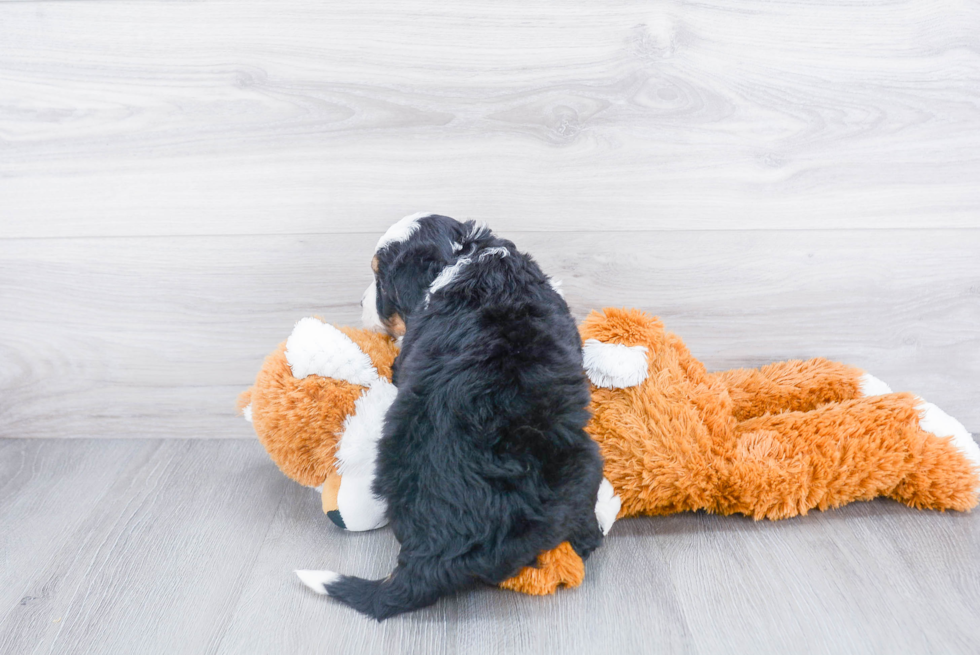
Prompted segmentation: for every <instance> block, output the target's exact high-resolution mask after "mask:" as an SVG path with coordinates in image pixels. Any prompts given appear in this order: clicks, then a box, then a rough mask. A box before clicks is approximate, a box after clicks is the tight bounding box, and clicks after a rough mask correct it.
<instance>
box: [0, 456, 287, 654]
mask: <svg viewBox="0 0 980 655" xmlns="http://www.w3.org/2000/svg"><path fill="white" fill-rule="evenodd" d="M38 443H45V442H36V441H31V440H15V441H13V442H12V444H13V445H10V444H11V442H9V441H8V444H7V445H8V449H16V448H18V447H19V448H21V449H23V450H28V451H29V450H33V451H37V452H40V453H42V455H43V456H42V457H37V458H36V459H37V460H38V461H37V464H39V466H37V467H34V468H32V469H31V472H30V474H29V475H28V477H29V480H28V483H27V484H25V485H23V486H22V487H21V488H19V489H18V490H17V491H16V492H15V493H16V497H15V499H14V500H15V501H16V503H14V506H13V507H6V506H5V507H4V510H3V514H2V517H0V518H2V522H3V525H4V531H5V532H8V531H9V532H10V533H13V534H16V535H18V539H17V541H16V542H14V543H13V548H12V551H13V552H12V553H10V557H11V560H12V561H11V564H14V563H17V562H22V561H23V562H29V565H28V566H10V567H9V568H8V566H7V560H6V558H5V562H4V570H3V577H4V578H5V582H6V581H9V583H10V584H11V587H12V589H16V590H18V591H17V592H16V594H15V595H22V596H23V598H22V599H21V600H20V601H19V602H16V601H15V602H13V603H11V602H10V600H9V598H8V596H10V595H11V593H12V592H5V594H4V598H3V601H4V602H3V605H2V607H3V610H2V611H3V615H0V616H2V619H0V651H2V652H4V653H26V652H44V651H47V652H51V653H92V652H105V653H150V652H186V653H192V652H193V653H203V652H206V651H207V650H209V648H211V647H210V646H209V644H210V643H211V642H212V641H213V640H215V639H217V638H218V636H220V634H221V632H222V630H223V629H224V626H225V624H226V623H227V617H228V612H229V611H230V609H231V608H232V607H234V604H235V600H236V599H237V597H238V594H239V593H240V589H239V588H240V586H241V584H242V582H243V580H244V576H245V575H247V574H248V572H249V571H250V569H251V567H252V560H253V559H254V555H255V552H256V550H255V549H256V548H257V547H258V546H259V545H260V544H261V543H262V541H263V539H264V537H265V534H266V532H267V530H268V525H269V522H270V521H271V518H272V515H273V514H274V513H275V511H276V507H277V506H278V504H279V502H280V500H281V498H282V494H283V491H284V490H285V488H286V486H287V483H288V480H286V479H285V478H283V476H281V474H279V472H278V471H277V470H276V469H275V467H274V466H272V464H271V462H269V461H268V458H267V457H266V455H265V453H264V451H263V450H262V448H261V446H260V445H259V444H258V442H253V441H223V442H221V441H219V442H215V441H207V440H197V441H179V440H169V441H162V442H161V441H139V440H136V441H132V440H129V441H119V442H111V441H109V442H107V441H86V440H79V441H77V442H65V441H61V440H58V441H51V442H46V445H45V446H40V447H38V445H37V444H38ZM21 444H22V445H21ZM120 455H125V456H126V457H125V458H124V459H121V460H120V457H119V456H120ZM76 458H81V459H82V460H83V461H84V462H85V463H86V464H87V465H86V466H79V465H77V464H74V460H75V459H76ZM62 460H64V461H67V462H69V464H68V465H67V466H66V465H65V464H64V462H63V461H62ZM96 464H102V465H103V466H94V465H96ZM257 470H260V471H261V470H265V471H266V473H265V475H262V474H259V475H256V471H257ZM50 478H56V479H59V483H58V484H57V485H51V484H50V480H49V479H50ZM290 484H291V483H290ZM90 486H91V487H95V488H98V489H100V490H102V491H103V492H104V493H103V495H102V497H101V498H100V499H99V500H98V502H97V503H96V504H95V505H94V506H93V505H89V506H88V507H85V508H84V509H85V510H87V511H80V512H79V513H78V514H77V515H73V516H71V517H70V519H71V520H70V521H68V522H64V521H60V520H55V519H57V518H59V516H60V515H63V514H67V511H66V510H67V506H70V505H76V504H77V500H76V499H75V496H76V495H78V494H82V495H83V496H84V495H88V494H89V493H90V492H89V490H88V488H89V487H90ZM27 504H30V505H31V506H29V507H25V505H27ZM44 519H47V520H44ZM4 587H5V588H6V587H7V585H6V584H5V585H4ZM19 590H23V591H19Z"/></svg>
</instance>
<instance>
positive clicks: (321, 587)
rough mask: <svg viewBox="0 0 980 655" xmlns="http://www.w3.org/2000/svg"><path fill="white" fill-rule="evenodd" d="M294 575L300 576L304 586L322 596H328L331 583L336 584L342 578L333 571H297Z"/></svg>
mask: <svg viewBox="0 0 980 655" xmlns="http://www.w3.org/2000/svg"><path fill="white" fill-rule="evenodd" d="M294 573H295V574H296V575H297V576H299V579H300V581H301V582H302V583H303V584H305V585H306V586H307V587H309V588H310V589H312V590H313V591H315V592H316V593H318V594H320V595H321V596H326V595H327V585H328V584H330V583H331V582H336V581H337V579H338V578H339V577H340V574H339V573H334V572H333V571H307V570H302V569H297V570H296V571H294Z"/></svg>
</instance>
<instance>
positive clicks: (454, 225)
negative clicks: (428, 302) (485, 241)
mask: <svg viewBox="0 0 980 655" xmlns="http://www.w3.org/2000/svg"><path fill="white" fill-rule="evenodd" d="M470 227H471V225H470V224H469V223H467V224H464V223H460V222H459V221H457V220H454V219H452V218H449V217H448V216H440V215H438V214H428V213H419V214H412V215H411V216H406V217H405V218H403V219H401V220H400V221H398V222H397V223H395V224H394V225H392V226H391V227H390V228H388V231H387V232H385V234H384V236H382V237H381V239H380V240H379V241H378V245H377V247H376V248H375V251H374V257H373V258H372V259H371V269H372V270H373V271H374V281H373V282H372V284H371V285H370V286H368V288H367V290H366V291H365V292H364V296H363V297H362V299H361V309H362V312H361V319H362V321H363V322H364V326H365V327H372V328H380V329H383V330H385V331H386V332H388V333H389V334H391V335H392V336H395V337H400V336H403V335H404V334H405V323H406V321H408V320H409V319H410V317H411V316H412V314H413V312H415V311H416V309H417V308H418V306H419V305H420V304H421V303H422V301H423V300H424V299H425V294H426V293H427V292H428V290H429V286H430V285H431V284H432V282H433V280H435V279H436V277H437V276H438V275H439V273H440V272H441V271H442V269H443V268H445V267H446V266H448V265H450V264H452V263H453V262H454V261H455V260H456V258H457V253H458V251H459V249H460V247H461V246H460V244H461V242H462V240H463V239H464V237H465V236H466V234H467V233H468V231H469V229H470Z"/></svg>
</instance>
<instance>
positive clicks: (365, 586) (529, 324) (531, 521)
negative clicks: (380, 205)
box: [326, 216, 602, 620]
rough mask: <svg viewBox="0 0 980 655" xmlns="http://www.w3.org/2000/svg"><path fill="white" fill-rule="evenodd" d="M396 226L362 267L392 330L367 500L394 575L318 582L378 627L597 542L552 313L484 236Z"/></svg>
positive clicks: (569, 332) (587, 466)
mask: <svg viewBox="0 0 980 655" xmlns="http://www.w3.org/2000/svg"><path fill="white" fill-rule="evenodd" d="M412 224H413V226H414V229H413V230H412V231H411V232H408V231H407V230H405V229H403V228H399V230H398V233H399V235H404V238H401V239H398V240H386V241H384V242H383V246H382V248H381V250H379V251H378V253H376V258H377V259H376V261H375V266H374V267H375V271H376V277H377V285H378V286H377V290H376V302H377V309H378V314H379V316H380V318H381V321H382V323H383V324H385V325H386V326H388V327H389V328H390V329H391V332H392V333H394V334H396V335H397V334H398V333H399V332H400V330H399V329H394V326H396V325H402V324H404V326H405V333H404V342H403V346H402V350H401V354H400V355H399V357H398V359H397V360H396V361H395V365H394V371H393V381H394V383H395V386H396V387H397V388H398V395H397V397H396V398H395V401H394V403H393V404H392V406H391V408H390V409H389V410H388V413H387V416H386V418H385V423H384V435H383V437H382V438H381V441H380V442H379V443H378V456H377V478H376V481H375V485H374V488H373V491H374V493H375V495H377V496H378V497H380V498H382V499H384V501H385V502H386V503H387V506H388V518H389V520H390V523H391V526H392V529H393V531H394V533H395V536H396V538H397V539H398V541H399V542H400V544H401V551H400V553H399V556H398V566H397V567H396V568H395V570H394V572H393V573H392V574H391V575H390V576H389V577H388V578H387V579H385V580H377V581H368V580H363V579H360V578H355V577H349V576H341V577H340V578H339V579H337V580H336V581H334V582H331V583H330V584H328V585H327V586H326V591H327V593H328V595H330V596H332V597H334V598H337V599H339V600H341V601H342V602H344V603H346V604H348V605H350V606H351V607H353V608H354V609H356V610H358V611H360V612H363V613H365V614H367V615H369V616H371V617H374V618H376V619H379V620H381V619H385V618H387V617H390V616H392V615H395V614H399V613H402V612H407V611H410V610H414V609H417V608H420V607H424V606H426V605H429V604H431V603H433V602H435V601H436V600H437V599H438V598H440V597H441V596H443V595H446V594H448V593H451V592H453V591H455V590H457V589H460V588H462V587H464V586H466V585H468V584H471V583H473V582H476V581H483V582H489V583H492V584H497V583H500V582H502V581H504V580H505V579H507V578H509V577H511V576H513V575H514V574H515V573H517V571H518V570H520V569H521V568H522V567H524V566H527V565H530V564H532V563H534V562H535V561H536V560H537V557H538V555H539V554H540V553H541V552H543V551H547V550H550V549H553V548H555V547H557V546H558V545H559V544H561V543H562V542H565V541H567V542H568V543H570V545H571V546H572V548H573V549H574V551H575V553H576V554H577V556H579V557H581V558H585V557H587V556H588V555H589V554H590V553H591V552H592V551H593V550H594V549H595V548H596V547H598V546H599V544H600V542H601V540H602V532H601V530H600V527H599V524H598V522H597V520H596V516H595V503H596V494H597V491H598V488H599V483H600V481H601V480H602V460H601V458H600V457H599V453H598V448H597V447H596V444H595V442H593V441H592V440H591V439H590V438H589V436H588V435H587V434H586V433H585V430H584V429H583V428H584V426H585V424H586V423H587V421H588V419H589V414H588V412H587V411H586V409H585V407H586V405H588V403H589V390H588V381H587V380H586V377H585V374H584V372H583V368H582V351H581V342H580V340H579V335H578V331H577V329H576V326H575V322H574V320H573V319H572V317H571V314H570V313H569V311H568V306H567V305H566V304H565V301H564V300H563V299H562V298H561V296H560V295H559V294H558V293H557V292H555V290H554V289H553V288H552V286H551V285H550V284H549V282H548V278H547V277H546V276H545V275H544V274H543V273H542V272H541V270H540V268H539V267H538V266H537V264H536V263H535V262H534V261H533V260H532V259H531V258H530V257H529V256H527V255H525V254H523V253H521V252H519V251H518V250H517V249H516V248H515V247H514V244H512V243H511V242H509V241H506V240H503V239H499V238H497V237H495V236H494V235H493V234H492V233H491V232H490V231H489V230H488V229H486V228H483V227H479V226H476V225H474V224H472V223H468V224H461V223H457V222H456V221H453V220H452V219H449V218H446V217H442V216H428V217H422V218H418V219H413V223H412ZM394 317H397V320H396V319H395V318H394Z"/></svg>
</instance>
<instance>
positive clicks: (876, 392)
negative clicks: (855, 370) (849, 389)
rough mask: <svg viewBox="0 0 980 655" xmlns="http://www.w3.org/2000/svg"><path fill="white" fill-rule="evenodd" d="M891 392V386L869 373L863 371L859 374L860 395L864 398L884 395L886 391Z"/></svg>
mask: <svg viewBox="0 0 980 655" xmlns="http://www.w3.org/2000/svg"><path fill="white" fill-rule="evenodd" d="M891 392H892V389H891V387H889V386H888V385H887V384H885V383H884V382H882V381H881V380H879V379H878V378H876V377H875V376H873V375H871V374H870V373H865V374H864V375H862V376H861V395H862V396H864V397H865V398H870V397H871V396H884V395H885V394H886V393H891Z"/></svg>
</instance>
